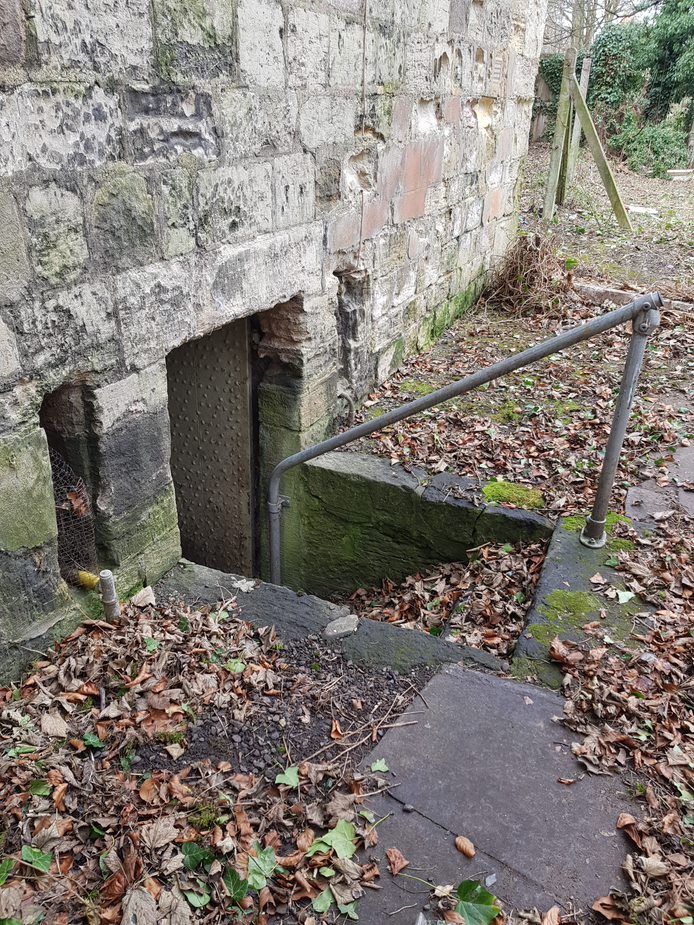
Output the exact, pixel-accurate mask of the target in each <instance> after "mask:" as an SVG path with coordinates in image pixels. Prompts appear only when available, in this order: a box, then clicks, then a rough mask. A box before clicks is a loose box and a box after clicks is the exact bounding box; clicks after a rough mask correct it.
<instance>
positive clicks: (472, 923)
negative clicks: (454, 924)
mask: <svg viewBox="0 0 694 925" xmlns="http://www.w3.org/2000/svg"><path fill="white" fill-rule="evenodd" d="M457 896H458V900H459V901H458V904H457V905H456V907H455V911H456V912H457V913H458V915H460V916H462V917H463V918H464V919H465V922H466V925H490V922H493V921H494V919H495V918H496V917H497V915H499V913H500V912H501V909H500V908H499V907H498V906H497V905H496V902H497V899H496V896H492V894H491V893H490V892H489V891H488V890H485V888H484V887H483V886H482V884H481V883H478V882H477V880H463V882H462V883H461V884H460V886H459V887H458V889H457Z"/></svg>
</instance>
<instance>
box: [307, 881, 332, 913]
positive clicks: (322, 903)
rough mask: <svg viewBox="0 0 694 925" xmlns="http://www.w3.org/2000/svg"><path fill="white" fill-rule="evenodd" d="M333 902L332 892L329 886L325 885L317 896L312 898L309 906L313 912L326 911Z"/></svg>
mask: <svg viewBox="0 0 694 925" xmlns="http://www.w3.org/2000/svg"><path fill="white" fill-rule="evenodd" d="M332 904H333V894H332V893H331V892H330V887H327V888H326V889H325V890H323V892H322V893H319V895H318V896H316V898H315V899H314V900H313V902H312V903H311V906H312V908H313V911H314V912H318V913H321V912H327V911H328V909H329V908H330V907H331V906H332Z"/></svg>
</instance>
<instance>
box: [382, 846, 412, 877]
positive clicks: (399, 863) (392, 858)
mask: <svg viewBox="0 0 694 925" xmlns="http://www.w3.org/2000/svg"><path fill="white" fill-rule="evenodd" d="M386 857H387V858H388V868H389V870H390V872H391V874H393V876H396V875H397V874H399V873H400V871H401V870H404V869H405V868H406V867H409V864H410V862H409V861H408V860H407V858H406V857H405V855H404V854H403V853H402V852H401V851H399V850H398V849H397V848H386Z"/></svg>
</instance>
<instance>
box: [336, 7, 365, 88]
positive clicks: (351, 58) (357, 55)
mask: <svg viewBox="0 0 694 925" xmlns="http://www.w3.org/2000/svg"><path fill="white" fill-rule="evenodd" d="M363 33H364V30H363V27H362V26H361V24H359V23H356V22H350V21H345V20H344V19H343V18H342V17H341V16H332V17H331V19H330V59H329V75H330V86H331V87H335V88H341V89H348V88H351V87H353V86H354V82H355V74H361V67H362V55H363V44H364V42H363Z"/></svg>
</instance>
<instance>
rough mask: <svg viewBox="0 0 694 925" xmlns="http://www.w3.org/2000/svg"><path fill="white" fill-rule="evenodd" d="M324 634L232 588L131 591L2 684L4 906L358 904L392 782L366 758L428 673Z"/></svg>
mask: <svg viewBox="0 0 694 925" xmlns="http://www.w3.org/2000/svg"><path fill="white" fill-rule="evenodd" d="M148 639H156V640H157V641H158V645H157V646H156V647H153V646H151V645H149V646H148V645H147V644H146V640H148ZM321 645H322V644H321V643H320V640H309V642H308V643H306V644H303V648H302V646H301V645H299V644H297V646H298V647H297V648H296V650H293V649H292V648H291V647H286V648H285V647H284V646H282V644H281V643H280V641H279V640H278V639H277V637H276V635H275V633H274V631H273V630H271V629H257V630H254V629H252V628H251V627H250V625H249V624H247V623H244V622H243V621H241V620H239V619H238V618H237V616H236V604H235V601H234V600H233V599H232V600H228V601H225V602H222V603H221V604H218V605H217V606H216V607H207V606H205V607H199V608H191V607H188V606H184V605H180V604H176V605H173V604H168V605H159V606H158V605H152V604H149V605H146V606H144V607H135V606H125V607H124V608H123V610H122V614H121V618H120V620H119V621H118V622H117V623H115V624H110V623H106V622H103V621H99V620H92V621H87V622H86V623H85V624H83V625H82V626H81V627H79V628H78V629H77V630H75V632H74V633H73V634H72V635H71V636H70V637H68V638H67V639H66V640H64V641H63V642H60V643H58V644H57V645H56V647H55V650H54V651H53V652H51V653H50V654H48V655H47V656H46V657H45V658H43V659H41V660H40V661H39V662H37V663H36V664H35V665H34V667H33V672H32V674H31V675H30V676H29V677H27V678H26V679H25V680H24V681H23V682H22V683H21V684H20V685H19V686H11V687H8V688H4V689H1V690H0V733H1V734H2V739H3V747H2V753H1V754H0V801H1V805H2V808H3V816H2V821H1V822H0V830H1V831H0V845H1V848H0V921H10V922H11V921H13V920H17V921H18V922H21V923H23V925H24V923H34V922H36V923H38V922H39V921H41V922H43V923H44V925H68V923H72V922H84V921H86V922H87V923H89V925H92V923H94V925H96V923H120V922H128V923H130V922H133V921H137V922H139V923H145V925H149V923H155V922H156V923H164V925H186V923H193V922H195V921H198V920H200V921H202V920H204V921H205V922H206V923H215V922H219V923H222V922H228V921H231V920H233V919H234V917H235V916H236V915H238V916H240V917H248V919H247V920H252V921H253V922H255V923H257V925H263V923H266V922H268V921H277V922H283V923H286V925H289V923H292V922H298V921H299V920H300V919H299V916H302V918H301V920H302V921H303V920H304V919H305V918H306V916H305V909H306V907H308V910H309V913H311V915H313V917H314V919H315V916H316V915H318V914H319V913H318V910H317V909H316V904H317V906H318V908H319V909H320V908H321V907H322V906H326V909H325V915H326V916H327V920H330V921H332V920H333V918H334V916H335V915H339V916H340V917H342V918H343V919H344V917H345V916H346V917H348V918H353V919H355V918H356V917H357V915H358V913H357V907H356V905H355V903H356V902H357V901H358V899H359V898H360V897H361V896H362V895H363V893H364V890H365V889H368V888H373V886H374V881H376V880H377V878H378V877H379V875H380V871H379V868H378V865H377V864H376V863H374V861H373V859H372V858H371V857H369V851H370V850H372V849H373V847H374V845H376V843H377V841H378V832H377V828H376V824H375V822H374V820H373V817H372V816H371V814H370V813H368V812H367V811H366V810H365V806H366V799H367V797H366V796H365V795H366V794H369V793H370V792H377V791H380V790H381V789H383V787H385V786H387V785H386V783H385V781H383V779H382V778H381V779H379V778H377V777H375V776H374V775H373V774H372V772H370V771H369V770H368V769H367V770H366V771H360V770H359V762H360V760H361V758H362V757H363V756H364V755H365V754H366V753H368V751H369V750H370V749H371V748H372V747H373V742H374V741H377V739H378V736H379V730H380V728H381V726H382V725H383V724H385V723H387V722H390V721H392V720H393V718H396V717H397V715H398V714H399V713H400V712H402V711H403V710H405V709H406V708H407V706H408V704H409V703H410V702H411V700H412V699H413V698H414V696H415V695H416V692H417V690H418V687H419V686H420V685H421V684H422V683H424V681H425V680H426V677H427V676H428V675H427V674H422V676H421V677H411V678H408V677H400V676H397V675H395V674H393V673H383V672H379V673H377V675H373V674H369V673H366V672H364V671H363V670H362V669H359V668H358V667H357V666H351V665H348V664H346V663H345V662H343V661H342V659H341V657H340V656H339V655H337V654H336V653H334V652H331V651H330V650H328V649H323V648H321ZM241 664H242V665H243V668H242V669H241V668H240V667H239V666H240V665H241ZM336 717H339V719H340V723H341V729H342V736H341V738H340V739H339V741H335V740H333V739H331V738H330V729H331V727H332V723H333V721H334V719H335V718H336ZM46 718H50V721H49V722H48V723H47V722H45V720H46ZM213 720H214V722H215V723H216V725H215V726H214V727H213V728H212V729H211V728H210V723H211V722H212V721H213ZM58 721H60V723H62V724H63V726H64V728H62V727H61V736H60V737H57V736H56V735H55V732H56V729H57V725H58ZM174 745H175V746H176V749H177V751H175V752H174V756H175V757H173V756H172V754H171V751H170V749H171V747H172V746H174ZM379 767H380V765H379ZM358 849H365V850H364V852H363V853H364V858H363V860H358V859H357V856H356V855H357V851H358ZM321 896H322V897H323V899H322V900H319V897H321ZM328 897H330V899H331V902H330V903H329V904H327V898H328ZM311 904H313V910H312V909H311ZM321 915H322V914H321ZM322 920H323V919H322V917H321V921H322Z"/></svg>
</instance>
